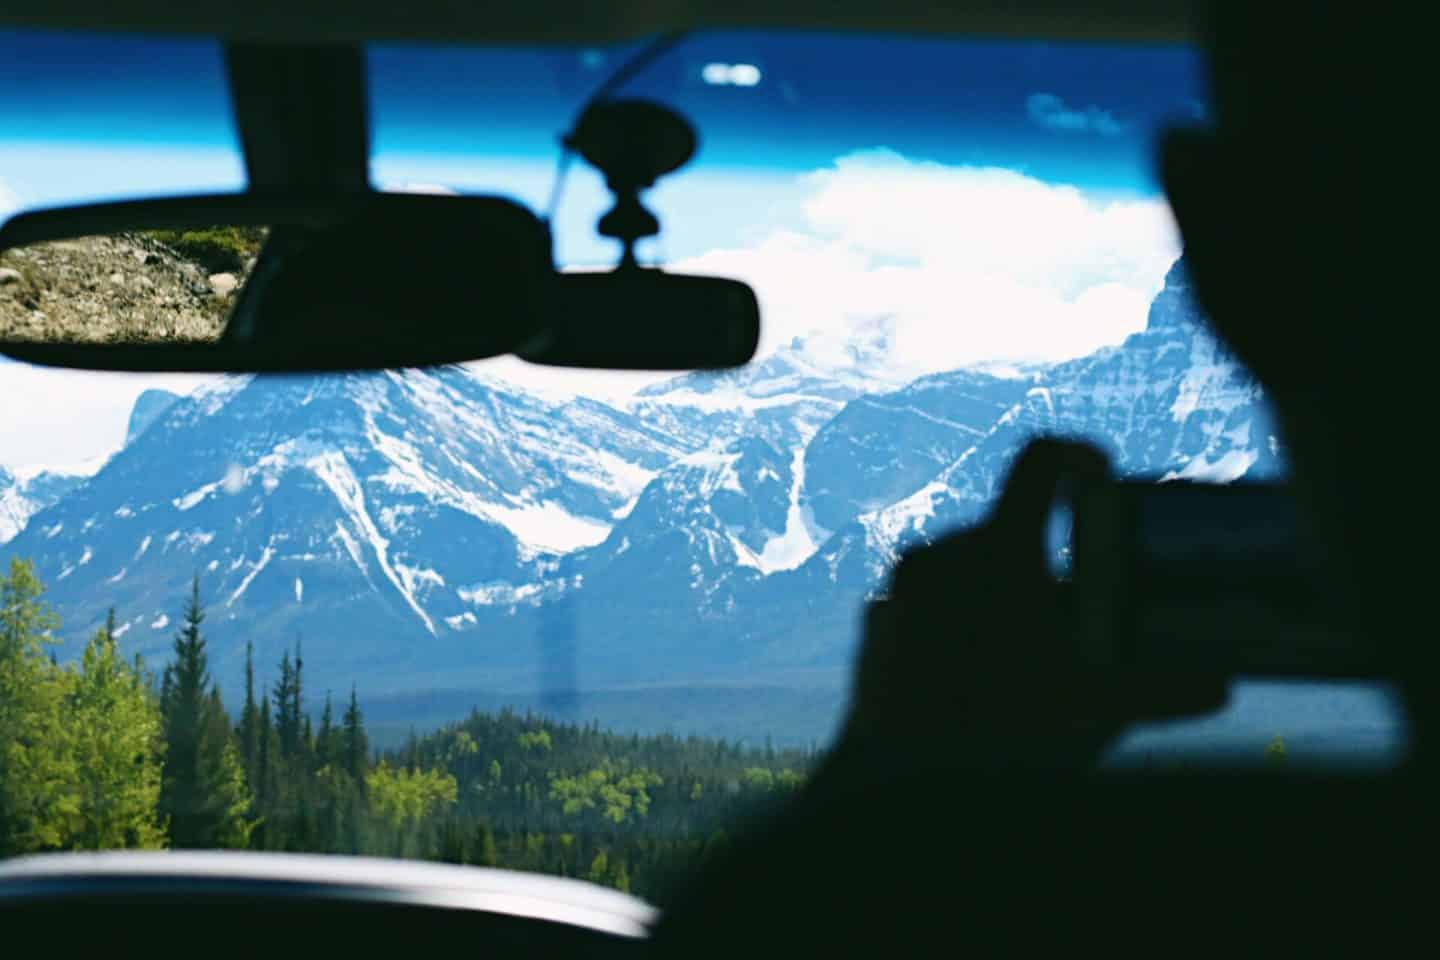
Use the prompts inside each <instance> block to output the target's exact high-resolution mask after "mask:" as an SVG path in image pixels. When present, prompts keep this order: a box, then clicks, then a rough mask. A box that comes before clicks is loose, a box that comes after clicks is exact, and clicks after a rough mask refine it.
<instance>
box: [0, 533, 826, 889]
mask: <svg viewBox="0 0 1440 960" xmlns="http://www.w3.org/2000/svg"><path fill="white" fill-rule="evenodd" d="M43 593H44V588H43V585H42V584H41V583H40V581H39V580H38V579H37V577H36V576H35V573H34V571H33V568H32V567H31V566H30V565H29V564H28V563H26V562H24V561H22V560H15V561H12V563H11V565H10V569H9V571H8V573H6V574H0V856H14V855H19V854H25V853H34V852H42V851H54V850H103V849H120V848H165V847H170V848H202V849H203V848H212V849H213V848H232V849H250V850H275V851H292V852H319V853H336V854H360V855H373V856H399V857H412V858H422V859H428V860H439V861H445V862H450V863H459V864H475V865H482V866H499V867H504V868H511V869H517V870H529V871H539V872H545V873H552V874H557V875H561V876H568V877H578V878H581V879H585V880H590V881H593V882H596V883H601V884H605V885H608V886H611V887H615V888H617V889H620V890H626V891H632V892H634V893H636V894H638V895H640V896H642V897H646V898H649V899H658V898H660V897H661V896H662V895H663V893H664V891H665V890H666V889H668V888H669V887H670V885H671V884H673V883H674V882H675V881H676V880H677V879H679V878H680V877H682V876H684V875H685V874H686V873H688V872H689V871H691V870H693V869H694V868H695V867H696V866H697V865H698V864H699V863H700V862H701V861H702V860H703V859H704V858H705V857H706V856H707V855H709V854H710V853H712V852H713V851H714V850H715V849H716V848H717V847H718V846H719V845H721V844H723V843H725V838H726V834H725V830H726V828H727V827H731V826H733V825H734V824H736V823H737V822H739V821H741V820H742V819H744V818H746V817H749V816H753V815H757V814H759V813H761V812H762V811H763V810H764V809H765V808H766V807H767V805H772V804H774V803H776V802H778V801H780V800H782V799H783V798H784V797H785V796H787V795H788V794H789V793H791V792H793V791H794V790H796V789H797V788H798V787H799V786H800V784H801V783H802V782H803V780H804V777H805V776H806V774H807V772H808V771H810V770H812V769H813V768H814V764H815V762H816V760H817V756H816V755H815V754H814V753H813V752H810V751H798V750H774V749H769V748H766V749H756V748H747V747H744V746H741V745H739V744H735V743H729V742H726V741H723V740H712V739H703V738H697V737H689V738H681V737H675V736H644V737H642V736H635V735H630V736H626V735H620V734H615V733H611V732H606V731H603V730H600V729H599V728H598V726H596V725H595V724H590V725H576V724H561V723H556V722H553V721H552V720H549V719H547V718H545V717H542V716H539V715H535V714H524V715H521V714H518V713H515V712H512V711H501V712H499V713H481V712H478V711H476V712H472V714H471V715H470V716H469V717H468V718H467V719H465V720H464V721H462V722H460V723H456V724H452V725H450V726H447V727H445V728H442V729H440V730H438V731H436V732H433V733H430V734H427V735H424V736H412V737H410V739H409V740H408V742H406V743H404V744H403V745H401V746H399V747H397V748H395V749H390V750H383V751H382V750H374V749H372V748H371V746H370V743H369V739H368V737H367V734H366V729H365V719H364V712H363V709H362V706H361V704H360V703H359V701H358V698H357V696H356V694H355V692H354V691H353V690H351V691H350V692H349V694H348V696H347V697H345V698H343V699H341V700H340V701H338V702H337V701H334V700H332V698H331V697H330V696H329V694H326V695H324V696H323V697H322V698H320V699H319V702H318V703H316V701H315V698H314V697H313V695H311V694H310V692H309V691H307V690H306V689H305V684H304V660H303V650H302V649H301V648H300V647H299V646H298V644H297V647H296V649H294V650H293V651H286V653H285V654H284V656H283V657H282V659H281V661H280V663H279V664H278V679H277V680H276V681H275V682H274V683H273V684H272V685H270V686H269V688H268V689H259V688H257V686H256V683H255V664H254V662H253V658H250V657H247V668H246V683H245V698H244V702H243V703H242V704H239V705H238V709H233V710H232V709H231V708H230V707H227V705H226V704H225V703H224V702H223V701H222V698H221V696H220V692H219V688H218V686H217V685H216V683H215V678H214V677H213V676H212V675H211V673H210V669H209V666H208V658H207V653H206V642H205V633H204V620H205V610H204V606H203V604H202V599H201V586H200V583H199V580H198V579H197V580H196V581H195V583H194V585H193V587H192V590H191V593H190V596H189V597H188V598H183V599H184V616H183V621H182V623H181V626H180V628H179V630H178V632H177V634H176V637H175V641H174V646H173V652H172V654H171V658H170V660H169V661H168V662H167V663H165V664H163V665H151V664H147V663H145V662H143V661H142V660H141V659H140V658H138V657H137V658H135V659H133V660H126V659H125V658H123V657H122V656H121V654H120V652H119V650H118V646H117V642H116V636H115V625H114V624H115V618H114V616H113V614H112V616H111V618H110V621H109V623H108V624H107V625H106V626H105V627H102V628H101V629H100V630H98V631H97V632H96V633H95V634H94V635H93V636H92V637H91V638H90V640H89V641H88V643H87V644H86V647H85V649H84V652H83V654H82V655H81V656H80V657H79V658H78V660H77V661H75V662H66V663H62V662H61V660H60V658H59V657H58V656H57V652H56V644H55V642H54V639H53V638H54V637H55V635H56V634H57V633H58V627H59V619H58V617H57V616H56V614H55V613H54V611H52V610H51V609H49V607H48V606H47V605H46V603H45V601H44V595H43ZM179 599H182V598H177V600H179ZM317 707H318V709H317Z"/></svg>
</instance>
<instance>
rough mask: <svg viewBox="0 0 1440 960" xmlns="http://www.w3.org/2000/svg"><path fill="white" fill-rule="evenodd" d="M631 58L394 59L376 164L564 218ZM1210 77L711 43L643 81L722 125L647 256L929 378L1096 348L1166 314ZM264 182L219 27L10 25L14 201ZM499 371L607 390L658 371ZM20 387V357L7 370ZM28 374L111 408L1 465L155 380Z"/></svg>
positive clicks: (907, 47)
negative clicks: (1168, 135) (1162, 309)
mask: <svg viewBox="0 0 1440 960" xmlns="http://www.w3.org/2000/svg"><path fill="white" fill-rule="evenodd" d="M634 49H635V47H634V45H629V46H622V47H616V48H613V49H606V50H593V49H592V50H586V49H552V50H547V51H537V50H522V49H511V50H469V49H463V48H418V47H396V48H384V49H376V50H372V51H371V52H370V76H371V94H372V128H373V129H372V140H373V143H372V172H373V176H374V179H375V180H376V182H377V183H379V184H381V185H383V186H385V187H387V188H406V189H434V188H437V187H443V188H447V189H455V190H462V191H477V192H499V193H504V194H507V195H510V196H513V197H515V198H517V199H519V200H521V201H522V202H525V203H527V204H528V205H530V206H532V207H535V208H537V209H541V208H543V206H544V204H545V202H546V200H547V198H548V197H549V194H550V191H551V188H552V185H553V177H554V171H555V163H556V150H557V141H558V137H559V135H560V134H561V132H562V131H563V130H564V129H566V127H567V126H568V124H569V123H570V121H571V119H572V118H573V114H574V112H575V110H576V109H577V107H578V105H579V104H580V103H581V102H583V100H584V98H585V97H586V96H587V94H588V93H589V92H590V91H591V90H593V89H594V88H595V86H596V85H597V84H598V83H599V82H600V81H601V79H602V78H603V77H604V76H605V75H607V74H608V73H609V72H610V71H611V70H613V69H614V68H615V67H616V65H617V64H618V63H619V62H620V61H622V60H623V59H624V58H625V57H626V56H627V55H628V54H629V53H631V52H633V50H634ZM735 78H738V80H736V79H735ZM1201 90H1202V83H1201V77H1200V74H1199V69H1198V62H1197V59H1196V57H1195V56H1194V55H1193V54H1192V53H1191V52H1189V51H1187V50H1183V49H1178V48H1143V47H1094V46H1075V45H1058V44H1038V43H1010V42H1007V43H999V42H964V41H936V40H921V39H912V38H880V37H867V36H843V35H801V34H757V33H715V34H706V35H697V36H694V37H692V38H691V39H689V40H687V41H686V42H684V43H682V44H681V45H679V46H678V47H676V48H675V49H673V50H672V51H670V53H668V54H667V55H665V56H664V57H662V58H661V59H659V60H657V61H655V62H654V63H652V64H651V66H650V67H649V68H648V69H647V70H646V71H644V72H643V73H642V74H640V75H639V76H637V77H636V78H635V79H634V80H633V81H632V82H631V83H630V84H629V85H628V86H627V87H626V88H624V90H623V91H622V93H623V94H625V95H634V96H646V97H651V98H654V99H658V100H662V101H664V102H666V103H669V104H671V105H673V106H675V107H676V108H677V109H679V110H680V111H681V112H683V113H684V114H686V115H687V116H689V117H690V118H691V119H692V121H693V122H694V123H695V124H696V126H697V127H698V129H699V131H700V149H699V151H698V153H697V156H696V158H695V161H694V162H693V164H692V165H691V166H690V167H688V168H686V169H685V170H684V171H682V172H680V173H679V174H677V175H676V176H674V177H672V178H670V179H667V180H664V181H662V182H661V183H660V185H659V186H657V187H656V188H655V189H654V190H652V191H651V192H650V194H649V195H648V197H647V200H648V202H649V203H650V205H651V206H652V207H653V209H655V210H656V212H657V213H658V214H659V215H660V217H661V221H662V224H663V226H664V230H663V233H662V236H661V237H660V238H659V239H658V240H657V241H655V242H653V243H651V244H649V245H648V246H647V247H646V248H645V249H644V251H643V252H644V254H645V255H646V256H648V257H650V258H651V259H652V260H656V261H663V262H664V263H666V264H667V265H669V266H670V267H671V268H673V269H690V270H694V271H697V272H712V273H723V274H727V275H731V276H737V277H740V278H741V279H745V280H747V281H748V282H750V283H752V284H753V285H754V286H755V287H756V289H757V292H758V293H759V294H760V298H761V304H762V310H763V311H764V323H765V328H766V333H765V339H764V341H763V349H767V350H768V349H774V348H775V347H777V346H779V345H781V344H784V343H788V342H790V341H791V339H792V338H793V337H795V336H802V335H806V334H808V333H811V332H812V331H815V330H824V331H829V333H830V334H831V337H832V339H834V338H836V337H838V338H840V339H842V340H843V338H844V336H845V331H846V330H848V329H851V325H853V324H874V323H876V322H883V323H888V324H891V325H892V328H893V329H892V337H891V339H892V342H893V343H894V345H895V357H894V361H895V365H896V367H897V369H900V370H904V371H906V372H915V373H923V372H927V371H928V370H929V369H936V368H944V367H953V366H958V365H962V364H968V363H982V362H985V363H991V362H1005V361H1015V360H1037V359H1039V360H1044V359H1057V358H1060V357H1064V356H1073V355H1077V354H1079V353H1084V352H1088V351H1089V350H1092V349H1094V348H1095V347H1097V346H1099V345H1102V344H1104V343H1109V342H1115V341H1117V340H1118V339H1120V338H1123V336H1124V335H1125V334H1126V333H1128V332H1133V331H1134V330H1136V329H1139V328H1140V327H1141V326H1143V323H1144V316H1145V310H1146V307H1147V305H1148V302H1149V298H1150V297H1151V296H1153V293H1154V292H1155V290H1156V289H1158V285H1159V282H1160V279H1161V278H1162V277H1163V275H1164V271H1165V268H1166V267H1168V265H1169V262H1170V261H1171V260H1172V259H1173V258H1174V256H1175V255H1176V254H1177V252H1178V246H1177V241H1176V239H1175V236H1174V230H1173V224H1171V223H1170V221H1169V216H1168V211H1166V209H1165V207H1164V204H1163V201H1162V199H1161V198H1160V195H1159V189H1158V186H1157V184H1156V182H1155V178H1154V173H1153V161H1152V155H1153V143H1154V136H1155V133H1156V132H1157V131H1158V130H1159V129H1161V128H1163V127H1165V126H1167V125H1169V124H1172V123H1193V122H1197V121H1199V120H1201V119H1203V108H1202V107H1201V103H1200V101H1201V99H1202V93H1201ZM243 187H244V173H243V165H242V163H241V157H240V153H239V149H238V145H237V141H236V136H235V131H234V124H233V120H232V117H231V115H230V111H229V109H228V106H227V101H226V93H225V83H224V77H223V73H222V70H221V57H220V49H219V47H218V45H217V44H215V43H213V42H208V41H203V40H201V41H196V40H184V41H181V40H173V39H171V40H163V41H149V42H137V41H134V40H132V39H126V38H98V39H97V38H88V39H87V38H76V37H74V36H59V35H44V34H35V33H3V32H0V217H3V216H4V215H5V211H6V209H7V208H9V209H11V210H13V209H23V208H34V207H38V206H47V205H52V204H58V203H72V202H84V201H89V200H99V199H110V198H117V197H126V196H147V195H159V194H168V193H183V192H191V191H204V190H215V191H232V190H239V189H243ZM606 206H607V195H606V192H605V190H604V188H603V184H602V183H601V182H600V180H599V178H598V177H597V176H596V175H595V174H594V173H593V172H592V171H590V170H588V169H586V168H585V167H584V166H583V165H581V164H576V165H574V166H573V167H572V169H571V173H570V177H569V180H568V182H567V184H566V189H565V194H564V203H563V204H562V207H561V209H560V212H559V215H558V216H557V219H556V221H555V224H554V226H555V233H556V252H557V258H558V259H559V261H560V262H562V263H564V264H567V265H603V264H608V263H610V262H612V261H613V258H614V256H615V249H614V245H613V243H612V242H610V241H606V240H603V239H602V238H599V237H597V236H595V234H594V232H593V224H594V222H595V219H596V218H597V217H598V216H599V215H600V214H601V213H602V212H603V211H604V210H605V209H606ZM493 365H494V366H496V367H498V368H499V369H501V370H502V371H503V372H504V373H506V375H511V376H515V377H517V378H518V379H522V380H526V381H527V382H531V383H532V384H533V385H536V386H550V387H555V388H557V389H574V390H582V391H585V392H592V393H595V394H597V395H604V396H610V397H616V396H619V395H623V394H624V393H625V392H626V391H627V390H629V389H633V386H634V385H635V384H637V383H639V382H641V381H642V380H644V379H646V378H644V377H641V378H636V377H626V376H610V377H606V376H604V375H593V376H578V375H576V374H574V373H572V372H568V371H558V372H557V371H538V370H536V369H535V368H525V367H523V365H519V364H518V362H515V361H500V362H497V363H496V364H493ZM20 376H21V373H20V371H18V370H15V369H14V365H6V366H4V367H0V380H4V379H5V378H7V377H8V378H9V379H11V380H17V378H19V377H20ZM46 376H52V377H53V376H55V375H51V374H48V373H47V374H46ZM26 377H27V383H29V384H30V386H31V389H32V394H31V395H32V396H35V397H37V398H38V397H39V396H42V395H44V396H48V397H50V398H52V401H53V402H51V401H47V406H46V411H47V412H46V413H45V414H44V416H50V417H56V418H59V417H65V416H67V414H66V404H67V403H70V404H71V406H72V407H74V412H75V415H76V416H78V415H79V414H80V410H81V406H83V405H81V404H80V401H79V400H78V399H77V400H74V401H73V402H71V401H70V400H67V398H70V397H78V396H79V394H80V393H82V392H84V389H82V388H81V387H78V386H76V384H85V385H92V384H93V389H90V394H91V395H92V396H91V400H90V401H89V406H88V407H85V408H84V409H85V410H86V411H88V412H87V414H86V416H88V417H89V419H90V421H91V422H92V424H93V425H92V426H91V427H90V428H89V432H88V433H87V434H86V436H85V437H84V438H83V440H77V445H76V447H75V449H73V450H70V451H68V452H65V451H59V450H56V449H54V443H53V442H50V441H43V440H42V438H43V436H44V429H43V425H42V424H41V423H40V422H39V419H37V418H41V417H42V413H41V411H40V404H39V402H38V400H37V403H36V404H35V405H32V408H31V409H30V410H29V411H16V410H14V409H13V407H12V409H11V412H10V413H8V414H0V463H12V464H14V463H17V462H23V461H27V460H36V459H48V460H52V461H54V460H68V461H76V460H83V459H85V458H86V457H87V456H91V455H93V454H94V452H95V451H103V449H104V448H106V447H113V446H114V445H115V444H118V442H119V437H120V436H122V435H123V419H124V414H125V413H126V412H128V401H127V397H129V396H133V394H134V392H136V391H138V389H142V388H143V387H144V386H145V382H142V381H144V378H130V379H129V380H126V379H125V378H122V379H121V380H118V381H117V380H113V379H110V380H106V379H105V378H98V377H93V376H91V377H87V376H86V375H83V374H81V375H71V376H70V377H69V378H67V379H66V380H65V381H64V382H65V384H66V385H65V386H64V387H63V388H62V387H61V386H60V383H61V381H60V380H53V381H49V380H47V381H46V382H53V383H54V384H55V387H54V389H52V390H46V389H42V388H40V387H39V386H36V384H37V383H38V382H39V380H40V379H43V378H42V377H41V376H40V372H38V371H29V372H27V373H26ZM102 384H106V386H103V387H102V386H101V385H102ZM127 384H128V385H127ZM172 385H174V384H172ZM87 389H88V388H87ZM9 395H11V396H15V395H16V394H14V393H10V394H9ZM102 395H103V399H102ZM111 407H113V408H114V409H115V411H116V412H114V413H113V414H112V415H110V416H109V417H108V418H107V417H106V416H104V415H101V414H98V413H95V411H96V410H98V409H109V408H111ZM73 420H74V417H71V421H72V422H73Z"/></svg>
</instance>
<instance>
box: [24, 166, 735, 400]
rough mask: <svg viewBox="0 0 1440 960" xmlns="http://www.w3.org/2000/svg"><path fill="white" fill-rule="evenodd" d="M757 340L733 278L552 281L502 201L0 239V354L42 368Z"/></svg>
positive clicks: (132, 206) (138, 224)
mask: <svg viewBox="0 0 1440 960" xmlns="http://www.w3.org/2000/svg"><path fill="white" fill-rule="evenodd" d="M217 224H219V226H217ZM758 334H759V313H758V308H757V306H756V304H755V298H754V295H753V294H752V293H751V292H750V290H749V288H748V287H746V286H745V285H744V284H741V283H738V282H735V281H729V280H723V279H719V278H702V277H684V276H678V275H672V274H665V273H661V272H659V271H654V270H640V269H625V270H620V271H616V272H615V273H612V274H569V273H557V272H556V271H555V270H554V267H553V264H552V259H551V252H550V236H549V232H548V230H547V229H546V227H545V225H544V224H543V223H541V222H540V221H539V220H538V219H537V218H536V217H535V216H534V215H533V214H532V213H530V211H528V210H526V209H525V208H523V207H521V206H519V205H518V204H515V203H512V202H511V201H508V200H504V199H501V198H497V197H454V196H436V195H409V194H381V193H364V194H358V195H354V196H348V197H341V198H330V199H328V200H326V201H324V202H316V201H313V200H295V199H293V198H287V197H275V196H262V195H256V194H250V195H233V196H220V197H199V198H183V199H176V200H161V201H146V202H139V203H121V204H106V205H99V206H93V207H79V208H72V209H61V210H51V211H40V212H36V213H30V214H22V215H20V216H17V217H15V218H14V219H12V220H11V221H9V222H8V223H6V224H5V226H4V227H3V228H0V352H3V353H6V354H9V355H11V356H13V357H15V358H17V359H20V360H26V361H29V362H34V363H41V364H49V365H55V366H67V367H86V368H92V369H111V370H149V371H162V370H187V371H223V372H231V371H233V372H248V371H265V372H278V371H316V370H341V369H376V368H384V367H411V366H429V365H434V364H441V363H452V362H461V361H467V360H476V359H481V358H484V357H491V356H496V355H500V354H506V353H514V354H517V355H519V356H521V357H523V358H525V359H527V360H530V361H532V362H535V363H544V364H551V365H557V366H580V367H614V368H621V369H656V370H671V369H695V368H717V367H729V366H735V365H738V364H741V363H744V362H746V361H747V360H749V359H750V357H751V356H752V355H753V354H754V349H755V344H756V341H757V340H758Z"/></svg>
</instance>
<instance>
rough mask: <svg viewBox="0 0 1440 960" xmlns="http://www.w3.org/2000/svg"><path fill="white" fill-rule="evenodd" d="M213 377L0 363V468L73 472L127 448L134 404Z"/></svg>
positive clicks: (183, 391) (192, 385)
mask: <svg viewBox="0 0 1440 960" xmlns="http://www.w3.org/2000/svg"><path fill="white" fill-rule="evenodd" d="M210 379H213V378H211V377H206V376H199V375H193V374H133V373H101V372H98V371H92V370H59V369H54V368H51V367H36V366H30V365H29V364H23V363H16V362H14V361H11V360H6V359H4V358H0V397H5V398H6V399H5V402H3V403H0V463H4V464H5V465H6V466H11V467H22V468H24V467H31V468H34V467H39V466H45V467H54V468H60V469H62V470H64V469H67V468H72V467H75V466H76V465H79V464H83V463H85V462H87V461H92V460H93V459H94V458H96V457H104V456H108V455H109V454H111V453H114V452H115V451H116V450H118V449H119V448H120V446H121V444H123V443H124V442H125V428H126V426H127V425H128V424H129V420H130V411H131V409H132V408H133V407H134V405H135V398H136V397H138V396H139V395H140V394H141V393H142V392H144V391H145V390H149V389H151V388H152V387H153V388H159V389H163V390H170V391H173V392H175V393H188V392H189V391H190V390H192V389H194V387H195V386H196V385H197V384H199V383H201V382H205V381H207V380H210Z"/></svg>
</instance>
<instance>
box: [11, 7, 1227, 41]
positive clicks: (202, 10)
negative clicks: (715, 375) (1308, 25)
mask: <svg viewBox="0 0 1440 960" xmlns="http://www.w3.org/2000/svg"><path fill="white" fill-rule="evenodd" d="M1202 5H1203V0H1028V2H1022V3H1016V2H1014V0H968V2H964V3H953V4H936V3H935V2H934V0H887V2H886V3H883V4H876V3H873V2H869V0H790V2H785V3H778V4H777V3H775V2H774V0H617V2H612V3H605V4H597V3H587V2H584V0H580V2H577V0H528V2H526V3H515V4H485V3H478V2H465V0H408V2H406V3H395V2H394V0H248V2H247V3H245V4H244V9H243V10H240V9H237V7H236V5H235V4H233V3H228V2H225V3H222V2H218V0H188V2H187V0H124V2H117V0H7V2H6V3H5V4H4V5H3V8H0V26H9V27H29V28H51V29H70V30H102V31H121V32H124V31H128V32H149V33H200V34H208V35H212V36H222V37H226V38H228V39H231V40H245V41H252V42H294V43H309V44H318V43H360V42H373V41H412V42H424V41H430V42H445V43H470V44H527V45H529V44H541V45H543V44H605V43H614V42H620V41H625V40H633V39H636V38H638V37H645V36H651V35H655V34H660V33H666V32H670V31H674V30H702V29H725V28H757V29H806V30H858V31H869V32H891V33H927V34H945V33H951V34H959V35H980V36H1008V37H1047V38H1052V39H1057V40H1092V41H1095V40H1112V41H1139V42H1172V43H1173V42H1180V43H1184V42H1194V41H1195V40H1196V39H1197V38H1198V31H1197V29H1196V25H1197V20H1198V14H1199V13H1201V12H1202Z"/></svg>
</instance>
